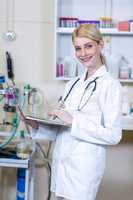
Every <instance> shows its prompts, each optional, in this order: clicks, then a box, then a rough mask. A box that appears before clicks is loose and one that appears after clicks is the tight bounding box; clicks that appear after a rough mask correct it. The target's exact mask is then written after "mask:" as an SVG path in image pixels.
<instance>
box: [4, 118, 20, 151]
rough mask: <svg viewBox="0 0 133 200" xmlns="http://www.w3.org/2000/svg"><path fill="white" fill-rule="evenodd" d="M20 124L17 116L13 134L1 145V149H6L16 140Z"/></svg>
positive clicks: (14, 121)
mask: <svg viewBox="0 0 133 200" xmlns="http://www.w3.org/2000/svg"><path fill="white" fill-rule="evenodd" d="M19 123H20V119H18V116H16V118H14V120H13V128H12V130H11V133H12V134H11V135H10V137H7V139H6V140H5V141H4V142H2V143H1V144H0V149H2V148H5V147H6V146H7V145H8V144H9V143H10V142H11V141H12V140H13V139H14V137H15V135H16V132H17V129H18V126H19Z"/></svg>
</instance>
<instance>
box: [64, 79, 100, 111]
mask: <svg viewBox="0 0 133 200" xmlns="http://www.w3.org/2000/svg"><path fill="white" fill-rule="evenodd" d="M98 78H99V77H96V78H95V79H94V80H92V81H90V82H89V83H88V84H87V86H86V87H85V89H84V91H83V94H82V97H81V99H80V101H79V105H78V107H77V110H78V111H81V110H82V109H83V108H84V107H85V106H86V104H87V103H88V101H89V99H90V98H91V96H92V94H93V93H94V92H95V90H96V86H97V82H96V80H97V79H98ZM79 80H80V78H77V79H76V81H75V82H74V83H73V84H72V86H71V87H70V89H69V91H68V93H67V94H66V96H65V97H64V99H62V98H61V99H60V104H61V106H64V103H65V101H66V100H67V98H68V96H69V95H70V93H71V91H72V89H73V88H74V86H75V85H76V84H77V82H78V81H79ZM92 84H94V87H93V89H92V91H91V93H90V95H89V97H88V98H87V100H86V101H85V102H84V103H83V104H82V102H83V98H84V96H85V93H86V92H87V89H88V88H89V86H90V85H92Z"/></svg>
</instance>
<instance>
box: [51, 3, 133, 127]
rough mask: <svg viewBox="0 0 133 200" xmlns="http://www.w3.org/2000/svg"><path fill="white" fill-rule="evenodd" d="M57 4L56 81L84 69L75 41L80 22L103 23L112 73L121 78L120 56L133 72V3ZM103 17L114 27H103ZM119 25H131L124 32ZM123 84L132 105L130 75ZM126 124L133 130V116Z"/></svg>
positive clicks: (125, 120) (102, 30) (73, 75)
mask: <svg viewBox="0 0 133 200" xmlns="http://www.w3.org/2000/svg"><path fill="white" fill-rule="evenodd" d="M55 4H56V6H55V65H54V66H55V68H54V69H55V70H54V77H55V79H57V80H69V79H71V78H72V77H75V76H77V75H79V74H80V73H81V72H82V71H83V70H84V69H83V67H82V66H81V64H80V63H79V62H78V61H77V60H76V58H75V55H74V49H73V44H72V39H71V37H72V32H73V30H74V28H75V26H78V20H79V21H80V22H81V21H82V22H83V21H85V20H86V21H90V20H91V22H92V21H94V22H95V23H96V22H97V21H99V23H100V26H99V28H100V31H101V33H102V34H103V38H104V41H105V49H104V53H105V55H106V52H107V53H108V56H107V58H111V57H113V59H112V60H113V61H112V60H111V62H110V63H111V64H110V66H109V70H110V71H111V73H112V74H113V73H114V72H113V70H115V76H117V78H119V70H120V67H121V63H119V64H118V61H119V58H120V57H124V58H125V59H126V60H127V64H128V67H129V69H131V68H132V69H133V53H132V52H133V49H132V47H133V28H132V24H133V14H132V8H133V1H132V0H122V1H121V0H89V1H88V0H56V1H55ZM101 17H102V19H103V17H106V18H110V19H112V21H111V24H106V27H105V26H104V25H103V24H102V25H101ZM119 22H128V23H127V24H126V25H129V29H128V30H123V31H122V29H121V24H120V23H119ZM102 23H103V21H102ZM98 25H99V24H98ZM124 28H125V27H124ZM107 61H108V60H107ZM113 75H114V74H113ZM120 82H121V84H122V86H126V87H128V97H129V102H130V103H132V102H133V95H132V94H133V79H131V77H130V76H129V78H128V79H120ZM132 105H133V103H132ZM123 124H124V125H123V129H125V130H126V129H127V130H133V126H131V124H133V117H132V116H131V115H127V116H124V117H123Z"/></svg>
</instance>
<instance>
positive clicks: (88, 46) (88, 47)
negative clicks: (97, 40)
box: [85, 44, 93, 49]
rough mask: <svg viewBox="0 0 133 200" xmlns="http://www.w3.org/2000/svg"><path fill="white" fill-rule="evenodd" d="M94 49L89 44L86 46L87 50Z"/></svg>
mask: <svg viewBox="0 0 133 200" xmlns="http://www.w3.org/2000/svg"><path fill="white" fill-rule="evenodd" d="M92 47H93V45H92V44H88V45H86V46H85V48H87V49H90V48H92Z"/></svg>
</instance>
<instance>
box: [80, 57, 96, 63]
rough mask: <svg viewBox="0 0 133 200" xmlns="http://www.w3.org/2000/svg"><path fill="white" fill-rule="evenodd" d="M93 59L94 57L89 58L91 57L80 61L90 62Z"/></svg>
mask: <svg viewBox="0 0 133 200" xmlns="http://www.w3.org/2000/svg"><path fill="white" fill-rule="evenodd" d="M92 58H93V56H89V57H84V58H80V60H81V62H90V61H91V59H92Z"/></svg>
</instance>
